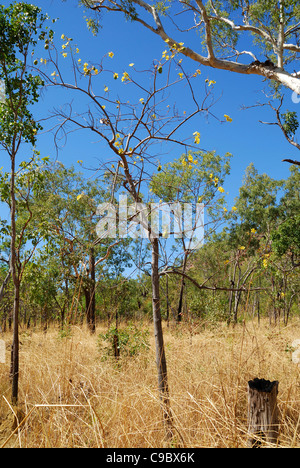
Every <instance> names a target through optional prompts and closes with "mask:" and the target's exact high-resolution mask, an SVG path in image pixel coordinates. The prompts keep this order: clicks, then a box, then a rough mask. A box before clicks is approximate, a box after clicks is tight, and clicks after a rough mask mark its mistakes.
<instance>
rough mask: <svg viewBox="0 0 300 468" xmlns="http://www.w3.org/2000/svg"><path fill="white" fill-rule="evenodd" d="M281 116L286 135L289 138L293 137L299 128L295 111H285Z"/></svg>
mask: <svg viewBox="0 0 300 468" xmlns="http://www.w3.org/2000/svg"><path fill="white" fill-rule="evenodd" d="M281 117H282V118H283V120H284V123H283V128H284V131H285V133H286V135H287V136H288V137H289V138H293V137H294V136H295V133H296V131H297V130H298V128H299V121H298V118H297V112H295V111H294V112H290V111H286V112H285V113H284V114H282V115H281Z"/></svg>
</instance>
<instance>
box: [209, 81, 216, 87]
mask: <svg viewBox="0 0 300 468" xmlns="http://www.w3.org/2000/svg"><path fill="white" fill-rule="evenodd" d="M214 84H216V82H215V80H210V81H209V83H208V86H212V85H214Z"/></svg>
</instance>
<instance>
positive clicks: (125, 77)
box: [121, 72, 130, 82]
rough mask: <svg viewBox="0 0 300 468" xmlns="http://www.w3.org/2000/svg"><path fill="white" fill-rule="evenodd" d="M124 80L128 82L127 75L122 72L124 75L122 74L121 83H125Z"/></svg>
mask: <svg viewBox="0 0 300 468" xmlns="http://www.w3.org/2000/svg"><path fill="white" fill-rule="evenodd" d="M126 80H130V78H129V75H128V73H127V72H124V73H123V76H122V78H121V81H122V82H124V81H126Z"/></svg>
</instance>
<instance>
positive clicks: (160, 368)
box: [151, 238, 173, 438]
mask: <svg viewBox="0 0 300 468" xmlns="http://www.w3.org/2000/svg"><path fill="white" fill-rule="evenodd" d="M151 243H152V307H153V323H154V336H155V346H156V366H157V373H158V391H159V396H160V400H161V403H162V410H163V415H164V421H165V425H166V430H167V437H168V438H172V437H173V432H172V414H171V408H170V397H169V388H168V375H167V362H166V355H165V348H164V338H163V331H162V322H161V310H160V291H159V270H158V260H159V244H158V239H157V238H155V239H152V240H151Z"/></svg>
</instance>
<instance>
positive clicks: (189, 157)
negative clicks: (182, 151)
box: [188, 154, 193, 162]
mask: <svg viewBox="0 0 300 468" xmlns="http://www.w3.org/2000/svg"><path fill="white" fill-rule="evenodd" d="M188 160H189V161H190V162H193V156H192V155H191V154H189V155H188Z"/></svg>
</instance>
